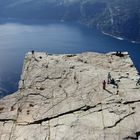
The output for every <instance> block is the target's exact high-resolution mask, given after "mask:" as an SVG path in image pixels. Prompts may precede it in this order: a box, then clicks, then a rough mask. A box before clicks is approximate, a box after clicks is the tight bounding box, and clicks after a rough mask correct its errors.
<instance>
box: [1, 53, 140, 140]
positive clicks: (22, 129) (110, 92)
mask: <svg viewBox="0 0 140 140" xmlns="http://www.w3.org/2000/svg"><path fill="white" fill-rule="evenodd" d="M108 72H111V76H112V77H113V78H114V79H115V80H116V81H117V82H118V86H119V87H118V89H117V87H116V86H115V85H112V84H107V87H106V90H103V88H102V81H103V80H104V79H105V80H106V79H107V74H108ZM137 78H138V75H137V71H136V69H135V67H134V66H133V63H132V61H131V59H130V57H129V56H128V55H127V54H125V55H124V56H122V57H119V56H116V55H115V54H97V53H83V54H77V55H48V54H46V53H35V54H33V55H32V54H31V53H28V54H27V55H26V57H25V61H24V67H23V74H22V76H21V81H20V83H19V90H18V91H17V92H16V93H14V94H12V95H10V96H7V97H5V98H3V99H1V100H0V140H62V139H63V140H85V139H87V140H94V139H96V140H113V139H115V140H123V139H138V137H139V134H140V119H139V116H140V89H139V86H136V80H137Z"/></svg>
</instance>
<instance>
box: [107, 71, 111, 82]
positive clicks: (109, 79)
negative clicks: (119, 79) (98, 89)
mask: <svg viewBox="0 0 140 140" xmlns="http://www.w3.org/2000/svg"><path fill="white" fill-rule="evenodd" d="M107 79H108V80H107V83H108V84H110V81H111V74H110V72H109V73H108V76H107Z"/></svg>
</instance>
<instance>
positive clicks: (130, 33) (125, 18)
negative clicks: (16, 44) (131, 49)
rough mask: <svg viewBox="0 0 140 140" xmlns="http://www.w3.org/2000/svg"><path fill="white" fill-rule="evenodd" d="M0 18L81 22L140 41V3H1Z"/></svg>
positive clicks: (15, 0) (74, 0)
mask: <svg viewBox="0 0 140 140" xmlns="http://www.w3.org/2000/svg"><path fill="white" fill-rule="evenodd" d="M0 17H6V18H7V17H11V18H32V19H34V18H35V19H36V18H38V19H55V20H61V19H63V20H67V21H69V20H70V21H80V22H82V23H86V24H87V25H89V26H93V27H97V28H99V29H100V30H102V31H104V32H106V33H109V34H112V35H115V36H120V37H124V38H127V39H131V40H135V41H140V1H139V0H100V1H99V0H7V1H4V0H0Z"/></svg>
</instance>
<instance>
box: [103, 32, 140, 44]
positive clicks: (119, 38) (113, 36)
mask: <svg viewBox="0 0 140 140" xmlns="http://www.w3.org/2000/svg"><path fill="white" fill-rule="evenodd" d="M101 32H102V33H103V34H104V35H107V36H110V37H112V38H115V39H118V40H121V41H125V40H126V41H129V42H131V43H133V44H140V42H138V41H134V40H129V39H125V38H122V37H118V36H115V35H111V34H109V33H106V32H104V31H102V30H101Z"/></svg>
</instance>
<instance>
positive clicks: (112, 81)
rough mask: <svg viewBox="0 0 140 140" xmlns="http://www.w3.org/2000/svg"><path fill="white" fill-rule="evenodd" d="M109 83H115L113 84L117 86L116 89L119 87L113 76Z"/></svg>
mask: <svg viewBox="0 0 140 140" xmlns="http://www.w3.org/2000/svg"><path fill="white" fill-rule="evenodd" d="M110 84H112V85H115V86H116V87H117V89H118V88H119V85H118V83H117V82H116V81H115V79H114V78H112V79H111V82H110Z"/></svg>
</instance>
